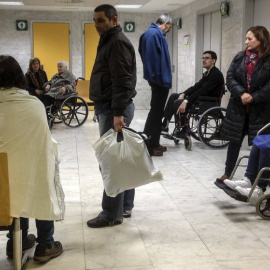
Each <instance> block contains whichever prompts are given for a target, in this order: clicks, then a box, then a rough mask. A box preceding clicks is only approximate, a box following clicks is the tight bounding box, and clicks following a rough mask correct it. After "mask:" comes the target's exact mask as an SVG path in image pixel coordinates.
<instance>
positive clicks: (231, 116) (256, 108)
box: [221, 52, 270, 144]
mask: <svg viewBox="0 0 270 270" xmlns="http://www.w3.org/2000/svg"><path fill="white" fill-rule="evenodd" d="M245 55H246V54H245V52H240V53H238V54H237V55H236V56H235V57H234V59H233V61H232V63H231V66H230V68H229V70H228V72H227V88H228V90H229V91H230V92H231V97H230V101H229V104H228V107H227V111H226V118H225V119H224V121H223V124H222V131H221V135H222V137H224V138H226V139H229V140H232V141H236V142H238V141H241V138H242V136H243V133H244V127H245V121H246V117H247V116H249V119H248V127H247V132H248V141H249V144H251V142H252V140H253V138H254V137H255V136H256V134H257V132H258V131H259V129H261V128H262V127H263V126H264V125H266V124H267V123H269V121H270V56H269V55H268V56H265V57H261V58H259V59H258V62H257V64H256V66H255V69H254V72H253V75H252V78H251V85H250V94H251V96H252V97H253V102H252V103H250V104H249V113H248V114H247V105H243V104H242V102H241V98H240V96H239V95H240V94H242V93H244V92H246V93H248V91H247V77H246V68H245Z"/></svg>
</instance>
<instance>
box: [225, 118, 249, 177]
mask: <svg viewBox="0 0 270 270" xmlns="http://www.w3.org/2000/svg"><path fill="white" fill-rule="evenodd" d="M248 125H249V115H248V114H247V115H246V120H245V125H244V130H243V134H242V137H241V140H240V141H238V142H234V141H230V142H229V146H228V150H227V157H226V162H225V174H226V175H228V176H230V175H231V173H232V171H233V169H234V166H235V164H236V162H237V159H238V156H239V152H240V148H241V146H242V142H243V140H244V137H245V136H246V135H247V133H248Z"/></svg>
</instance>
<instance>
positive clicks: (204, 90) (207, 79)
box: [161, 51, 224, 139]
mask: <svg viewBox="0 0 270 270" xmlns="http://www.w3.org/2000/svg"><path fill="white" fill-rule="evenodd" d="M202 61H203V68H205V69H206V72H205V73H203V77H202V79H201V80H200V81H199V82H197V83H196V84H195V85H194V86H191V87H190V88H188V89H187V90H186V91H184V92H182V93H180V94H179V93H173V94H171V96H170V97H169V100H168V102H167V104H166V106H165V110H164V119H163V122H162V131H161V134H162V135H165V136H166V135H168V132H169V122H170V120H171V118H172V116H173V115H175V123H176V124H177V123H178V122H179V114H181V117H180V126H181V129H180V128H179V129H178V128H176V129H175V130H174V133H173V134H172V136H173V137H175V138H182V139H183V138H184V137H185V134H186V117H185V116H186V114H187V112H188V111H189V110H190V108H191V105H192V104H194V103H195V102H196V101H197V100H198V99H199V97H201V96H210V97H216V99H218V98H219V97H220V96H221V93H222V90H223V89H224V77H223V74H222V73H221V71H220V70H219V69H218V68H217V67H215V64H216V61H217V55H216V53H215V52H213V51H205V52H204V53H203V57H202Z"/></svg>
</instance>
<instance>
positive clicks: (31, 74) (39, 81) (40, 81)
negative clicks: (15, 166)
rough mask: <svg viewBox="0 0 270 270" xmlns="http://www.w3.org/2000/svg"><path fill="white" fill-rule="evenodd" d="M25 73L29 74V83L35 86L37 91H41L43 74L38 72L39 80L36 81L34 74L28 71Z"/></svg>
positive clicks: (43, 80) (43, 79)
mask: <svg viewBox="0 0 270 270" xmlns="http://www.w3.org/2000/svg"><path fill="white" fill-rule="evenodd" d="M27 73H28V74H29V76H30V79H31V81H32V83H33V84H34V85H35V86H36V88H37V89H39V90H42V89H43V85H44V83H45V76H44V72H42V71H41V70H38V75H39V76H38V77H39V80H37V78H36V76H35V73H34V72H32V71H30V70H29V69H28V71H27Z"/></svg>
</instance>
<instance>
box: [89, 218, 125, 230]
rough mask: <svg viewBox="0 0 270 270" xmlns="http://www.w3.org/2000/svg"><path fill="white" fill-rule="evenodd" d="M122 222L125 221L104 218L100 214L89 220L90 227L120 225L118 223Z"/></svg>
mask: <svg viewBox="0 0 270 270" xmlns="http://www.w3.org/2000/svg"><path fill="white" fill-rule="evenodd" d="M122 222H123V221H122V220H114V221H111V220H109V219H107V218H102V217H99V216H98V217H96V218H93V219H90V220H88V221H87V226H88V227H90V228H103V227H108V226H113V225H118V224H121V223H122Z"/></svg>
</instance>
